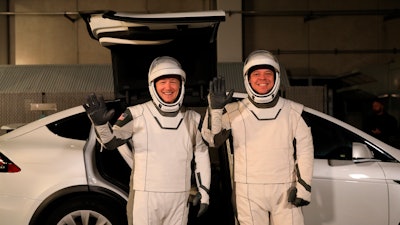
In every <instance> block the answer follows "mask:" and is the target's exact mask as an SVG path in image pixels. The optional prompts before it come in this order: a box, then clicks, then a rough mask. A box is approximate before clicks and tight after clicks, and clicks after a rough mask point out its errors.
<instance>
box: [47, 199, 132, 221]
mask: <svg viewBox="0 0 400 225" xmlns="http://www.w3.org/2000/svg"><path fill="white" fill-rule="evenodd" d="M51 208H52V209H51V211H50V213H48V214H47V216H46V217H47V218H46V219H45V220H44V222H43V223H42V224H45V225H70V224H81V225H91V224H104V225H123V224H127V219H126V206H125V205H121V204H120V203H118V202H117V201H115V200H112V199H110V198H109V197H105V196H98V195H92V196H73V197H69V198H67V199H64V200H62V201H58V202H57V203H56V204H53V206H52V207H51Z"/></svg>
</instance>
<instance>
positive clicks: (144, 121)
mask: <svg viewBox="0 0 400 225" xmlns="http://www.w3.org/2000/svg"><path fill="white" fill-rule="evenodd" d="M166 75H168V76H170V75H175V76H176V75H178V76H179V77H180V80H181V86H180V93H179V95H178V98H177V100H176V101H174V102H173V103H166V102H164V101H163V100H162V98H161V97H160V96H159V95H158V94H157V91H156V89H155V81H156V80H157V79H158V78H160V77H163V76H166ZM185 79H186V74H185V72H184V71H183V70H182V69H181V66H180V64H179V63H178V62H177V61H176V60H175V59H174V58H171V57H167V56H163V57H159V58H157V59H155V60H154V61H153V63H152V65H151V66H150V69H149V91H150V94H151V96H152V101H148V102H146V103H143V104H139V105H136V106H132V107H128V108H127V110H126V111H125V112H124V113H123V114H122V115H121V116H120V117H119V119H118V120H117V122H116V123H115V124H114V126H113V127H112V129H111V128H110V126H109V124H108V123H105V124H100V125H99V124H96V126H95V128H96V131H97V134H98V136H99V138H100V140H101V142H102V144H103V145H104V146H105V147H106V148H107V149H115V148H116V147H118V146H121V145H122V144H125V143H127V142H128V141H130V140H132V145H133V151H134V153H133V155H134V157H133V158H134V166H133V170H132V173H133V174H132V177H131V182H133V183H131V193H130V197H132V198H133V206H132V207H129V203H128V209H129V208H131V209H132V210H133V212H128V218H129V220H130V219H132V218H133V219H132V221H130V223H131V222H132V223H133V224H135V225H146V224H154V225H161V224H164V225H170V224H186V223H187V220H188V212H189V211H188V207H189V205H188V199H189V192H190V189H191V175H192V171H191V162H192V159H193V158H194V159H195V177H196V181H197V186H198V191H199V193H200V194H201V195H199V196H200V197H201V199H200V202H201V205H202V206H203V208H202V207H200V210H203V212H202V213H204V211H205V210H206V209H207V208H206V207H207V206H208V204H209V196H208V191H209V188H210V182H211V169H210V158H209V154H208V147H207V146H206V145H205V143H204V142H203V140H202V137H201V133H200V130H199V127H200V126H199V125H200V115H199V114H198V113H197V112H195V111H193V110H189V109H186V108H185V107H183V106H182V102H183V96H184V92H185V89H184V87H185V86H184V84H185ZM88 102H90V100H88ZM88 114H89V116H90V112H88ZM92 120H93V118H92ZM129 213H132V214H131V215H129ZM199 213H200V212H199Z"/></svg>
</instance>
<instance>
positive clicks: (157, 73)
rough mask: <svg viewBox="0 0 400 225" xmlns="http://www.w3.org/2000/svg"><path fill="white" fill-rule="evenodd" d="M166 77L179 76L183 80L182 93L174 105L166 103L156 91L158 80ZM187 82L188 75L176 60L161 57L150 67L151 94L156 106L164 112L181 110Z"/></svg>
mask: <svg viewBox="0 0 400 225" xmlns="http://www.w3.org/2000/svg"><path fill="white" fill-rule="evenodd" d="M166 75H177V76H180V78H181V88H180V93H179V96H178V97H177V99H176V100H175V101H174V102H173V103H166V102H164V101H163V100H162V99H161V97H160V96H159V95H158V94H157V91H156V87H155V81H156V79H157V78H159V77H162V76H166ZM185 81H186V73H185V71H183V70H182V66H181V64H180V63H179V62H178V61H177V60H176V59H175V58H172V57H170V56H161V57H158V58H155V59H154V60H153V62H152V63H151V65H150V68H149V74H148V85H149V92H150V95H151V98H152V99H153V102H154V103H155V105H156V106H157V107H158V108H159V109H160V110H161V111H163V112H167V113H168V112H176V111H178V110H179V109H180V108H181V106H182V103H183V97H184V95H185Z"/></svg>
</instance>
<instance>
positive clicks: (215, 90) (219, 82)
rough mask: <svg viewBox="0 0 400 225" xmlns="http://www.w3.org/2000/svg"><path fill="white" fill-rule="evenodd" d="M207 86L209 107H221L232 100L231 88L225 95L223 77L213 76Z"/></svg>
mask: <svg viewBox="0 0 400 225" xmlns="http://www.w3.org/2000/svg"><path fill="white" fill-rule="evenodd" d="M209 88H210V90H209V91H210V106H211V109H223V108H224V107H225V105H226V104H227V103H229V102H230V101H231V100H232V96H233V90H230V91H229V93H228V95H226V89H225V79H224V78H223V77H222V78H221V77H218V78H217V77H214V79H213V80H212V81H210V87H209Z"/></svg>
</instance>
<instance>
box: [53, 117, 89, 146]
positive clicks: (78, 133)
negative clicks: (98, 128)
mask: <svg viewBox="0 0 400 225" xmlns="http://www.w3.org/2000/svg"><path fill="white" fill-rule="evenodd" d="M91 125H92V124H91V122H90V120H89V118H88V116H87V115H86V113H84V112H83V113H78V114H75V115H72V116H69V117H65V118H63V119H61V120H57V121H55V122H53V123H50V124H48V125H47V128H49V130H50V131H51V132H53V133H55V134H57V135H58V136H61V137H65V138H71V139H77V140H82V141H86V140H87V139H88V137H89V132H90V127H91Z"/></svg>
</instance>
